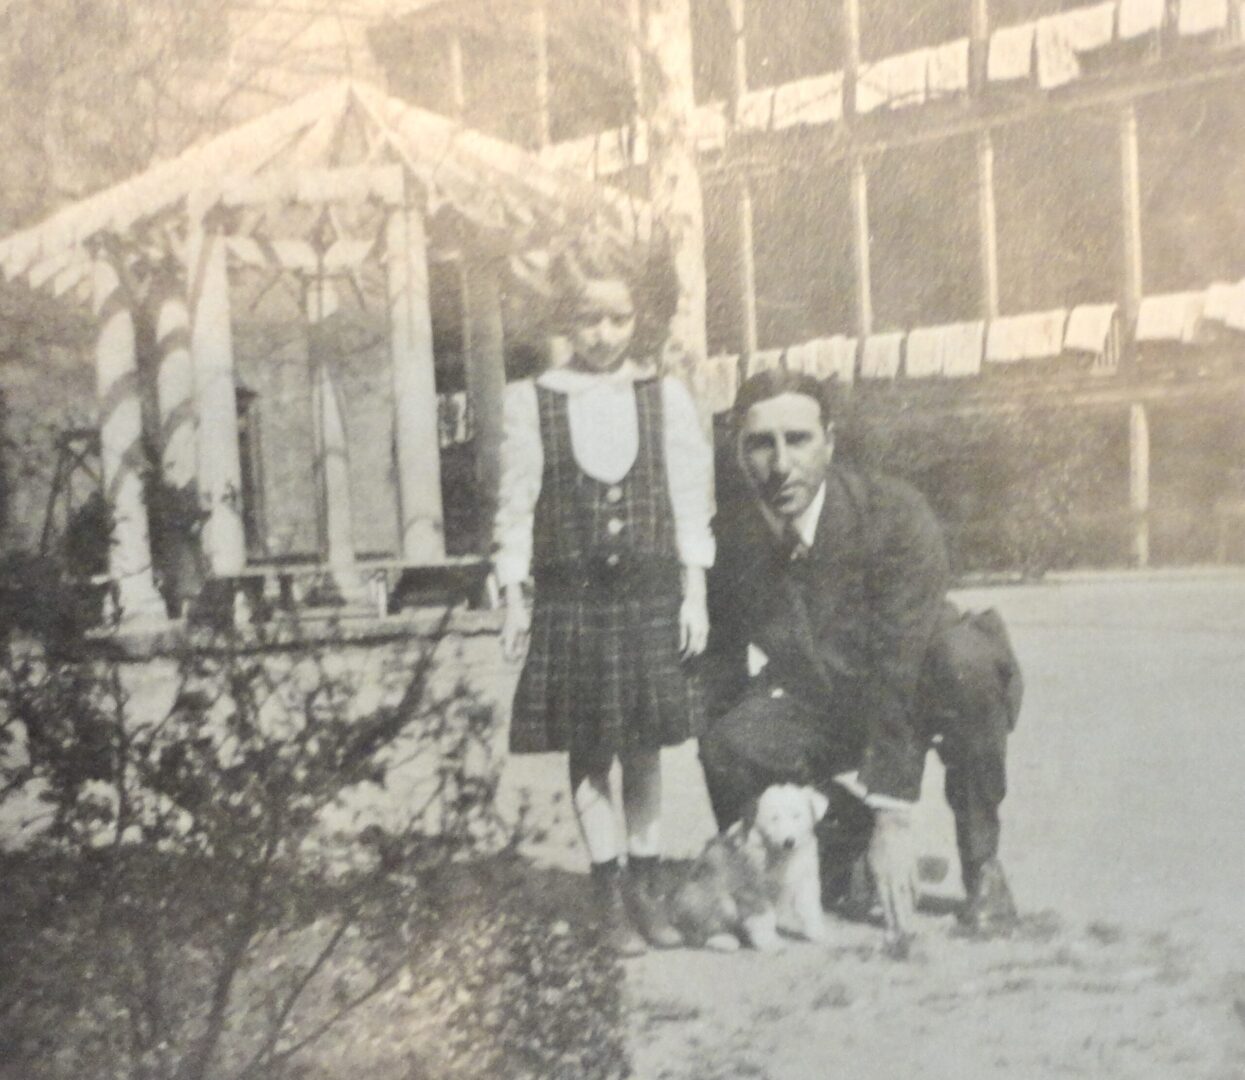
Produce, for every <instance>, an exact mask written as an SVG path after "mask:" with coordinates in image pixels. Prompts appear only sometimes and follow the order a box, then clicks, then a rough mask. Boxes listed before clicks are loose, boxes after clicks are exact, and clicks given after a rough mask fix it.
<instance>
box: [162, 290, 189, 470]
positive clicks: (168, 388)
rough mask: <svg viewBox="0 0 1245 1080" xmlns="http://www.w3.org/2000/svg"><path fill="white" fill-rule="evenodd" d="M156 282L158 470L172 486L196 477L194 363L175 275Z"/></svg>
mask: <svg viewBox="0 0 1245 1080" xmlns="http://www.w3.org/2000/svg"><path fill="white" fill-rule="evenodd" d="M157 288H158V289H159V293H158V304H157V308H156V351H157V353H158V355H159V358H160V359H159V364H160V366H159V369H158V370H157V372H156V401H157V403H158V407H159V412H160V475H161V477H162V479H163V480H164V482H165V483H166V484H168V485H169V486H171V487H175V488H186V487H188V486H189V485H191V484H193V483H194V482H195V470H196V467H197V463H196V452H195V435H196V433H195V369H194V363H193V362H192V360H191V358H190V312H189V310H188V309H187V307H186V299H185V296H184V295H183V294H182V291H181V289H180V287H179V286H178V284H177V283H176V282H175V281H174V280H173V275H171V274H170V275H168V276H167V277H166V278H165V279H163V280H161V281H160V282H159V283H158V285H157Z"/></svg>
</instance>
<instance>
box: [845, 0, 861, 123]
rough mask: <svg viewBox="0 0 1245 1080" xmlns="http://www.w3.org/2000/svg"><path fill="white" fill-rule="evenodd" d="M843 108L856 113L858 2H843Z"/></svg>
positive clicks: (858, 37)
mask: <svg viewBox="0 0 1245 1080" xmlns="http://www.w3.org/2000/svg"><path fill="white" fill-rule="evenodd" d="M843 37H844V48H845V55H844V57H843V107H844V111H845V112H846V111H850V112H853V113H854V112H855V111H856V79H857V78H858V77H859V75H860V0H843Z"/></svg>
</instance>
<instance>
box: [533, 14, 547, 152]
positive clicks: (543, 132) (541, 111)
mask: <svg viewBox="0 0 1245 1080" xmlns="http://www.w3.org/2000/svg"><path fill="white" fill-rule="evenodd" d="M532 43H533V45H534V46H535V49H534V58H533V60H534V62H533V68H534V69H535V70H534V72H533V74H534V75H535V78H536V137H537V141H538V145H540V146H542V147H544V146H548V145H549V142H550V135H549V8H548V0H534V2H533V4H532Z"/></svg>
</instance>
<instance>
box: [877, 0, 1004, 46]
mask: <svg viewBox="0 0 1245 1080" xmlns="http://www.w3.org/2000/svg"><path fill="white" fill-rule="evenodd" d="M969 18H970V10H969V0H905V2H904V3H902V4H897V3H895V2H894V0H860V54H861V57H862V58H863V59H865V60H879V59H881V58H882V57H884V56H893V55H894V54H896V53H906V52H910V51H911V50H913V49H920V48H923V47H925V46H927V45H938V44H939V43H941V42H944V41H950V40H951V39H952V38H957V37H965V36H967V34H968V32H969ZM991 18H997V16H996V15H995V13H994V9H993V8H991Z"/></svg>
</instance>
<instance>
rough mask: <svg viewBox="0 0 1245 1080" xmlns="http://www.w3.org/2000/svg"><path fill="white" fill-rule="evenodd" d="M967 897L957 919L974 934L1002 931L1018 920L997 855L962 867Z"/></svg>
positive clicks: (1012, 925)
mask: <svg viewBox="0 0 1245 1080" xmlns="http://www.w3.org/2000/svg"><path fill="white" fill-rule="evenodd" d="M964 885H965V888H966V890H967V893H968V899H967V901H966V902H965V904H964V911H963V913H962V914H961V916H960V922H961V923H962V924H963V926H964V928H965V929H966V930H968V931H970V932H972V933H974V934H983V935H991V934H1006V933H1009V932H1010V931H1011V930H1013V929H1015V926H1016V923H1017V921H1018V916H1017V914H1016V901H1015V900H1013V899H1012V891H1011V889H1010V888H1008V886H1007V878H1006V876H1004V874H1003V867H1002V866H1001V865H1000V864H999V861H998V859H987V860H986V861H985V862H983V863H981V864H980V865H979V866H966V867H965V868H964Z"/></svg>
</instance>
